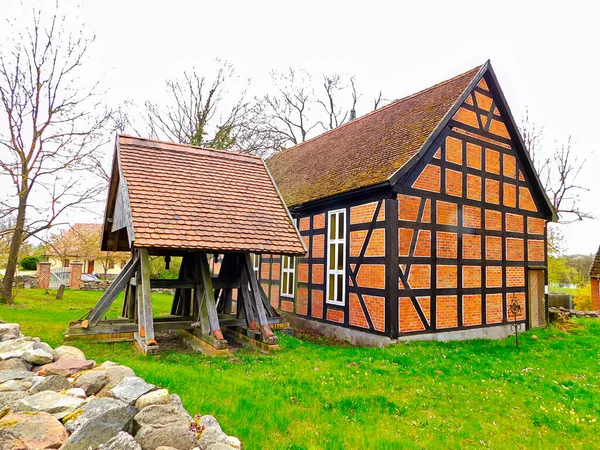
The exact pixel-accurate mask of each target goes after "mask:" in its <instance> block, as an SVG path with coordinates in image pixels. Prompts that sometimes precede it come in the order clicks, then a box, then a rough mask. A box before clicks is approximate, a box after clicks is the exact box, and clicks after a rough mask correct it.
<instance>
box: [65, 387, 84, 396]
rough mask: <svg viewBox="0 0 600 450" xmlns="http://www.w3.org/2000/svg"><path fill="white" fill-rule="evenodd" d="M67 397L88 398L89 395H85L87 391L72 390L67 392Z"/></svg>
mask: <svg viewBox="0 0 600 450" xmlns="http://www.w3.org/2000/svg"><path fill="white" fill-rule="evenodd" d="M65 395H70V396H71V397H77V398H87V395H85V391H84V390H83V389H81V388H71V389H69V390H68V391H67V392H65Z"/></svg>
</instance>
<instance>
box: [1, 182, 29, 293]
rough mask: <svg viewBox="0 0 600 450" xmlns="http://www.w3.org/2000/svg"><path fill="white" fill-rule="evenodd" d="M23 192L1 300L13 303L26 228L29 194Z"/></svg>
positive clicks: (11, 242) (20, 197)
mask: <svg viewBox="0 0 600 450" xmlns="http://www.w3.org/2000/svg"><path fill="white" fill-rule="evenodd" d="M24 194H25V193H24V192H22V193H21V195H20V196H19V209H18V212H17V220H16V223H15V231H14V232H13V235H12V239H11V241H10V251H9V253H8V264H7V266H6V273H5V274H4V280H3V281H2V295H1V296H0V301H1V302H3V303H8V304H9V305H12V303H13V301H14V299H13V282H14V279H15V272H16V271H17V264H19V250H20V249H21V243H22V241H23V234H24V229H25V208H26V205H27V200H26V199H27V196H26V195H24Z"/></svg>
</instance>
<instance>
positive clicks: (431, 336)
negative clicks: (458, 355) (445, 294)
mask: <svg viewBox="0 0 600 450" xmlns="http://www.w3.org/2000/svg"><path fill="white" fill-rule="evenodd" d="M523 331H525V325H524V324H523V325H521V329H520V330H519V332H523ZM514 334H515V332H514V331H513V330H511V329H510V325H509V324H507V325H498V326H493V327H485V328H471V329H469V330H459V331H441V332H438V333H425V334H413V335H410V336H401V337H400V338H398V341H464V340H467V339H504V338H506V337H508V336H512V335H514Z"/></svg>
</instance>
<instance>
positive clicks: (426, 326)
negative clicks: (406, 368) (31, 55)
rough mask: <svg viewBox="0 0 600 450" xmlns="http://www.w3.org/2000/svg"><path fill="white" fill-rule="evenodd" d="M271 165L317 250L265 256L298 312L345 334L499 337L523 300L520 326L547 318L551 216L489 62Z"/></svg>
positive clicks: (268, 272) (281, 292) (282, 303)
mask: <svg viewBox="0 0 600 450" xmlns="http://www.w3.org/2000/svg"><path fill="white" fill-rule="evenodd" d="M268 167H269V170H270V171H271V174H272V175H273V177H274V179H275V181H276V183H277V186H278V188H279V190H280V192H281V194H282V196H283V198H284V200H285V201H286V204H287V206H288V208H289V209H290V212H291V213H292V216H293V217H294V218H295V220H296V223H297V226H298V229H299V231H300V234H301V235H302V238H303V239H304V243H305V246H306V247H307V248H308V249H309V251H308V253H307V255H306V256H305V257H299V258H293V257H281V256H277V255H268V254H263V255H261V257H260V265H258V264H256V266H257V268H258V269H257V272H258V276H259V277H260V280H261V283H262V286H263V289H264V290H265V292H267V293H268V295H269V298H270V302H271V304H272V305H273V306H274V307H275V308H278V309H280V310H282V311H287V312H289V313H290V314H291V315H290V317H291V318H304V319H308V320H307V321H305V324H315V323H320V324H321V325H319V326H320V327H321V329H323V326H322V325H323V324H328V325H331V326H335V327H338V328H335V327H328V328H327V329H328V330H330V331H331V330H333V331H335V330H336V329H337V330H338V331H339V330H340V329H344V333H346V334H343V333H342V334H340V335H341V336H347V335H348V330H354V331H357V332H360V331H362V332H367V333H372V334H376V335H380V336H384V337H389V338H392V339H394V338H398V337H404V336H414V335H417V334H421V335H425V334H426V335H428V336H423V337H428V338H454V337H470V336H471V337H477V336H481V337H483V336H498V337H500V336H505V335H506V334H507V333H508V332H509V330H510V328H509V322H510V323H512V322H513V321H514V320H515V317H511V316H510V314H509V305H510V304H512V303H516V304H518V305H520V306H521V312H520V313H519V314H518V316H517V317H516V320H517V321H518V322H519V323H522V324H525V325H526V326H527V327H534V326H540V325H543V324H545V321H546V316H547V307H546V305H547V302H546V294H545V289H544V288H545V285H546V279H547V274H546V268H547V255H546V224H547V222H548V221H551V220H553V218H555V213H554V211H553V208H552V206H551V204H550V202H549V201H548V198H547V196H546V194H545V192H544V189H543V187H542V185H541V184H540V181H539V179H538V178H537V176H536V173H535V170H534V168H533V166H532V163H531V160H530V159H529V157H528V154H527V152H526V150H525V148H524V144H523V141H522V139H521V137H520V134H519V131H518V129H517V126H516V125H515V121H514V119H513V117H512V115H511V112H510V109H509V107H508V104H507V102H506V99H505V97H504V95H503V93H502V90H501V89H500V85H499V84H498V80H497V78H496V76H495V74H494V71H493V70H492V67H491V65H490V63H489V61H488V62H487V63H485V64H484V65H482V66H480V67H477V68H475V69H473V70H470V71H468V72H466V73H464V74H462V75H459V76H457V77H455V78H452V79H450V80H447V81H444V82H442V83H439V84H437V85H435V86H433V87H430V88H428V89H425V90H423V91H421V92H418V93H416V94H413V95H410V96H408V97H406V98H403V99H400V100H397V101H394V102H393V103H391V104H389V105H387V106H385V107H383V108H380V109H378V110H376V111H374V112H371V113H369V114H366V115H364V116H362V117H360V118H358V119H355V120H353V121H351V122H349V123H346V124H344V125H342V126H340V127H338V128H336V129H334V130H331V131H328V132H326V133H324V134H322V135H320V136H318V137H315V138H313V139H311V140H309V141H306V142H304V143H301V144H299V145H296V146H294V147H291V148H289V149H286V150H284V151H282V152H280V153H278V154H276V155H275V156H273V157H272V158H270V160H269V161H268ZM449 332H454V333H452V334H448V333H449ZM439 333H443V335H440V334H439ZM334 334H335V333H334ZM434 334H435V336H434ZM356 335H361V334H360V333H357V334H356ZM362 336H363V337H368V336H366V335H364V334H362Z"/></svg>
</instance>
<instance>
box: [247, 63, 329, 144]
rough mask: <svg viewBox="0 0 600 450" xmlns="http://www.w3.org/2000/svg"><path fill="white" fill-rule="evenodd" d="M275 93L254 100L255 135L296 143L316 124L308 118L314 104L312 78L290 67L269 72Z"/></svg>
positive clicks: (317, 123) (317, 121)
mask: <svg viewBox="0 0 600 450" xmlns="http://www.w3.org/2000/svg"><path fill="white" fill-rule="evenodd" d="M271 79H272V81H273V84H274V86H275V93H273V94H266V95H264V96H263V97H262V98H257V99H256V103H257V105H256V107H255V113H256V114H255V119H254V121H255V132H257V133H267V134H269V135H271V136H272V137H273V139H275V140H277V141H278V142H279V143H280V146H279V147H280V148H282V147H283V146H284V145H285V144H286V143H292V144H299V143H300V142H304V141H305V140H306V137H307V135H308V133H310V132H311V131H312V130H313V129H314V128H315V127H317V126H318V125H319V120H318V119H315V118H312V119H311V118H310V110H311V106H312V104H313V103H314V102H315V93H314V90H313V88H312V79H311V76H310V75H309V74H308V72H306V71H304V70H295V69H292V68H291V67H290V68H289V70H288V71H287V72H285V73H279V72H276V71H272V72H271Z"/></svg>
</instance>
